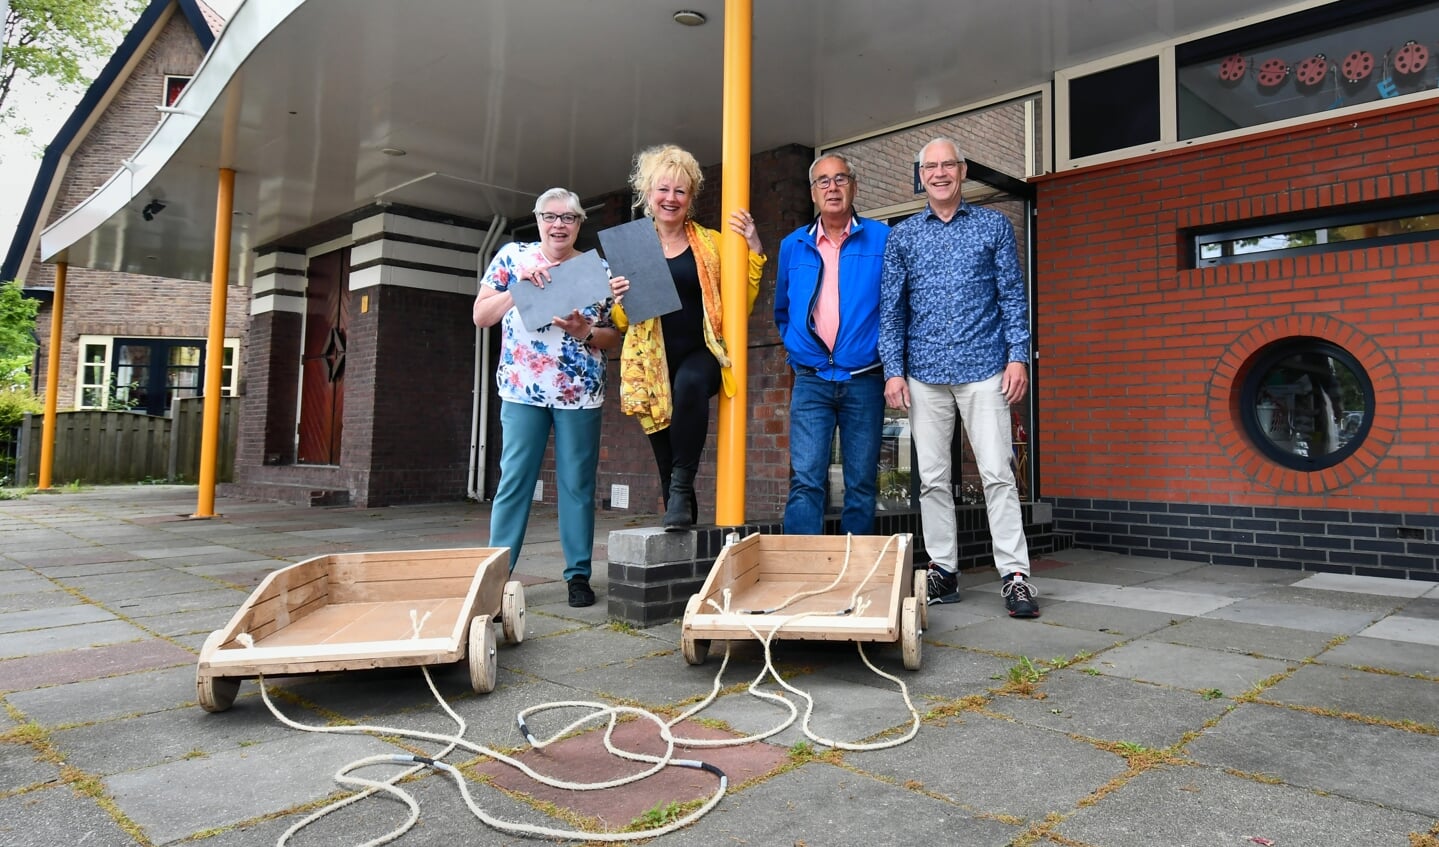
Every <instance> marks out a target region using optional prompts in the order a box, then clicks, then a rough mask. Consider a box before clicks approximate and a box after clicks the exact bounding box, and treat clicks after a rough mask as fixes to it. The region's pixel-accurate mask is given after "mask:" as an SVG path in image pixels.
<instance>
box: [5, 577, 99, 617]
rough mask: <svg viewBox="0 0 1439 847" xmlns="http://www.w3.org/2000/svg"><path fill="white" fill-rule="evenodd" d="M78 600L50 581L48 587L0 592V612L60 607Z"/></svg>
mask: <svg viewBox="0 0 1439 847" xmlns="http://www.w3.org/2000/svg"><path fill="white" fill-rule="evenodd" d="M47 582H48V580H47ZM79 602H80V601H79V600H78V599H76V598H75V597H74V596H73V595H71V594H70V593H69V592H67V591H66V590H64V589H63V588H61V587H60V586H58V585H56V584H55V583H53V582H51V583H50V586H49V587H48V588H40V589H39V590H36V591H29V592H27V593H23V594H18V593H17V594H7V593H0V613H5V614H9V613H11V612H34V611H39V610H41V609H61V608H65V607H68V606H73V605H75V604H76V603H79Z"/></svg>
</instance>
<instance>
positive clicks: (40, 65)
mask: <svg viewBox="0 0 1439 847" xmlns="http://www.w3.org/2000/svg"><path fill="white" fill-rule="evenodd" d="M144 5H145V4H144V0H113V2H105V0H10V11H9V13H8V14H7V15H6V16H5V36H4V37H5V40H4V43H3V46H0V126H3V127H4V128H5V129H6V130H8V131H9V132H11V133H12V134H18V135H27V134H29V132H30V127H29V125H28V123H27V122H26V121H25V120H24V118H23V117H21V116H20V115H18V114H17V113H16V108H15V104H14V103H13V102H11V101H10V94H11V93H12V92H13V91H14V90H15V87H16V86H17V85H31V84H38V85H43V86H44V87H45V88H46V89H48V90H49V96H51V97H54V96H55V94H57V93H60V92H63V91H66V90H71V91H73V90H75V89H78V88H80V87H82V86H83V85H85V84H86V83H88V82H89V81H90V79H91V78H92V76H93V75H94V66H95V63H96V62H97V61H98V60H101V59H104V58H105V57H107V56H108V55H109V54H110V53H111V52H112V51H113V50H114V49H115V46H116V45H117V44H118V43H119V41H120V38H121V37H122V35H123V34H124V32H125V29H126V28H127V27H128V26H129V25H130V24H131V23H133V22H134V20H135V17H136V16H137V15H138V13H139V10H140V9H142V8H143V7H144Z"/></svg>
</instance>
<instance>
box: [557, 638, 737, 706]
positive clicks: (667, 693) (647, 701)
mask: <svg viewBox="0 0 1439 847" xmlns="http://www.w3.org/2000/svg"><path fill="white" fill-rule="evenodd" d="M718 649H719V651H720V653H719V654H716V653H714V652H711V655H710V658H709V660H708V661H707V662H705V664H703V665H690V664H688V663H686V662H685V660H684V657H683V656H681V655H680V651H679V648H678V647H677V646H676V647H674V648H673V652H671V653H668V654H666V655H660V656H644V657H640V658H636V659H630V660H628V661H626V662H624V663H622V664H621V665H620V666H619V667H618V668H617V667H615V666H607V667H603V668H592V669H590V670H586V671H579V672H577V673H574V674H571V675H570V676H569V677H568V678H567V679H566V680H565V681H566V682H568V683H569V684H572V685H574V686H575V687H576V688H578V689H580V690H582V691H592V692H595V693H596V694H601V695H608V696H609V697H612V698H615V699H617V700H624V701H630V702H634V703H640V704H643V705H645V706H647V707H650V708H655V707H661V706H668V705H671V704H675V703H683V702H687V701H693V700H696V699H699V698H701V697H704V696H706V695H708V694H709V693H710V690H711V688H712V687H713V684H714V678H715V675H716V674H718V673H719V669H720V664H721V659H722V658H723V656H722V653H723V649H724V647H723V644H721V645H719V647H718ZM759 667H760V666H759V665H758V664H756V663H752V662H745V663H735V662H732V663H731V664H730V666H729V667H728V668H727V669H726V671H725V677H724V680H723V684H724V685H734V684H735V683H738V682H743V681H746V680H748V679H752V678H753V677H754V676H755V675H756V674H758V673H759Z"/></svg>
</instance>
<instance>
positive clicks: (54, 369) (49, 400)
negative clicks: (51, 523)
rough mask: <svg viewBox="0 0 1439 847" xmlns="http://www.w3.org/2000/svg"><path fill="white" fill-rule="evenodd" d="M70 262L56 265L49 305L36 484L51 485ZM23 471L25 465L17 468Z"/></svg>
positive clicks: (53, 468) (39, 486)
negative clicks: (52, 299)
mask: <svg viewBox="0 0 1439 847" xmlns="http://www.w3.org/2000/svg"><path fill="white" fill-rule="evenodd" d="M69 270H70V265H69V264H68V263H66V262H59V263H57V264H56V265H55V299H54V301H53V302H51V304H50V353H49V355H48V356H46V357H45V360H46V365H45V425H44V427H43V428H42V429H41V434H40V479H39V482H38V483H37V485H36V487H37V488H40V489H46V488H49V487H50V481H51V478H52V473H53V471H54V470H55V410H56V406H57V404H58V401H59V399H60V398H59V395H60V342H61V337H60V329H61V328H62V326H63V325H64V323H65V276H66V274H67V273H69ZM19 470H20V472H21V473H24V470H25V469H24V468H20V469H19Z"/></svg>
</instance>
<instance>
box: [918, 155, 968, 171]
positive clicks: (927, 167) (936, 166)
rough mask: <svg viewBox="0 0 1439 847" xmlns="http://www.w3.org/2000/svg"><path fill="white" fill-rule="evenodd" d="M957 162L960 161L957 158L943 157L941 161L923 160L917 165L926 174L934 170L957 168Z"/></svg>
mask: <svg viewBox="0 0 1439 847" xmlns="http://www.w3.org/2000/svg"><path fill="white" fill-rule="evenodd" d="M959 164H960V163H959V160H958V159H945V160H944V161H943V162H924V163H923V164H921V165H920V166H919V169H920V170H922V171H924V172H925V173H927V174H932V173H934V172H935V171H939V170H945V171H952V170H956V169H957V168H959Z"/></svg>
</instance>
